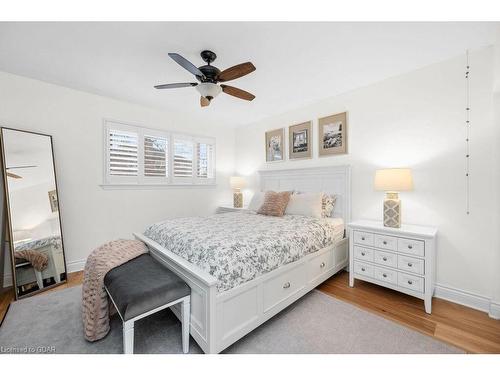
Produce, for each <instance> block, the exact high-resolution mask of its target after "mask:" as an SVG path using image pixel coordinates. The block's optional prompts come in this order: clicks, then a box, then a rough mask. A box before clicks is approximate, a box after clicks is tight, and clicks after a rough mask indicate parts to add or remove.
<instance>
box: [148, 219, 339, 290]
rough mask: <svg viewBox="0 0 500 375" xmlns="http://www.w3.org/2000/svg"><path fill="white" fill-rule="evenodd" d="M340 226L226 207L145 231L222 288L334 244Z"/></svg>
mask: <svg viewBox="0 0 500 375" xmlns="http://www.w3.org/2000/svg"><path fill="white" fill-rule="evenodd" d="M341 226H342V234H343V225H341ZM338 227H339V221H338V219H317V218H312V217H306V216H299V215H285V216H283V217H273V216H264V215H257V214H255V213H252V212H229V213H223V214H217V215H212V216H208V217H186V218H176V219H169V220H165V221H163V222H160V223H156V224H153V225H151V226H149V227H148V228H147V229H146V231H145V232H144V235H145V236H146V237H149V238H150V239H152V240H153V241H156V242H157V243H158V244H160V245H161V246H163V247H164V248H166V249H167V250H169V251H171V252H173V253H175V254H177V255H179V256H180V257H182V258H184V259H186V260H187V261H189V262H190V263H193V264H195V265H196V266H198V267H199V268H201V269H203V270H205V271H206V272H208V273H210V274H211V275H213V276H214V277H216V278H217V279H218V280H219V282H218V284H217V289H218V291H219V292H222V291H226V290H229V289H231V288H234V287H235V286H237V285H240V284H243V283H244V282H246V281H249V280H252V279H254V278H256V277H258V276H260V275H263V274H265V273H267V272H270V271H272V270H274V269H276V268H278V267H280V266H282V265H284V264H287V263H290V262H293V261H296V260H298V259H300V258H301V257H303V256H305V255H307V254H310V253H313V252H315V251H318V250H320V249H322V248H323V247H325V246H328V245H330V244H332V243H333V242H334V241H335V239H336V238H338V234H339V230H338V229H339V228H338Z"/></svg>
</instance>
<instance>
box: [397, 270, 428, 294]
mask: <svg viewBox="0 0 500 375" xmlns="http://www.w3.org/2000/svg"><path fill="white" fill-rule="evenodd" d="M398 285H399V286H400V287H402V288H407V289H411V290H414V291H416V292H420V293H423V292H424V279H423V278H422V277H418V276H413V275H408V274H406V273H402V272H398Z"/></svg>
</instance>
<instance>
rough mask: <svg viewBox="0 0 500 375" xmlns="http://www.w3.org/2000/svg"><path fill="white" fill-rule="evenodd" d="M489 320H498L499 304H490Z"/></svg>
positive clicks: (499, 314)
mask: <svg viewBox="0 0 500 375" xmlns="http://www.w3.org/2000/svg"><path fill="white" fill-rule="evenodd" d="M488 315H489V316H490V318H493V319H500V302H493V301H491V302H490V311H489V312H488Z"/></svg>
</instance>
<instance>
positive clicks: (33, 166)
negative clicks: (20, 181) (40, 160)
mask: <svg viewBox="0 0 500 375" xmlns="http://www.w3.org/2000/svg"><path fill="white" fill-rule="evenodd" d="M36 167H37V166H36V165H21V166H19V167H7V168H5V169H22V168H36Z"/></svg>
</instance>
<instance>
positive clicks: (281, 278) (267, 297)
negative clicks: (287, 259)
mask: <svg viewBox="0 0 500 375" xmlns="http://www.w3.org/2000/svg"><path fill="white" fill-rule="evenodd" d="M306 275H307V263H302V264H301V265H299V266H297V267H295V268H292V269H290V270H289V271H287V272H284V273H282V274H280V275H278V276H276V277H274V278H272V279H269V280H267V281H265V282H264V285H263V287H264V288H263V289H264V312H266V311H267V310H269V309H272V308H273V307H274V306H276V305H278V304H279V303H280V302H282V301H284V300H286V299H287V298H288V297H290V296H291V295H293V294H295V293H296V292H298V291H299V290H301V289H302V288H304V287H305V282H306Z"/></svg>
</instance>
